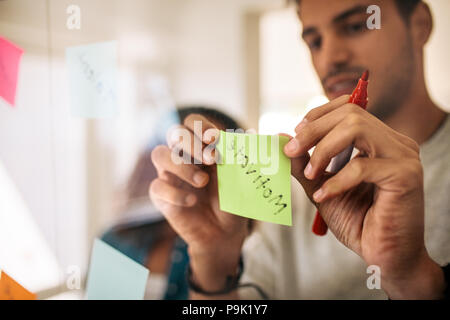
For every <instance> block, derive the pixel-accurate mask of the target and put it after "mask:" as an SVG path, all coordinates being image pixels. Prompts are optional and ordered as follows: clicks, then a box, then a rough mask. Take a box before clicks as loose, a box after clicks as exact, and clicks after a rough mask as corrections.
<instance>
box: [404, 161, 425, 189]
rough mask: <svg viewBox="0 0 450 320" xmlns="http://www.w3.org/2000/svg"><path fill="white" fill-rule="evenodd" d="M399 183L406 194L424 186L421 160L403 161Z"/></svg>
mask: <svg viewBox="0 0 450 320" xmlns="http://www.w3.org/2000/svg"><path fill="white" fill-rule="evenodd" d="M399 183H400V185H401V191H402V193H404V194H408V193H409V192H410V191H411V190H415V189H417V188H419V187H420V186H422V184H423V168H422V164H421V163H420V161H419V160H407V161H403V163H402V165H401V169H400V170H399Z"/></svg>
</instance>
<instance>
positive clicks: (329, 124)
mask: <svg viewBox="0 0 450 320" xmlns="http://www.w3.org/2000/svg"><path fill="white" fill-rule="evenodd" d="M363 113H366V112H365V111H364V110H363V109H361V108H360V107H358V106H357V105H354V104H351V103H348V104H345V105H343V106H341V107H340V108H339V109H338V108H336V109H335V110H333V111H331V112H329V113H327V114H325V115H324V116H323V117H321V118H319V119H317V120H315V121H308V122H307V123H305V124H304V125H303V126H302V127H301V128H300V129H298V130H297V131H298V132H297V135H296V136H295V138H294V139H293V140H291V142H289V143H288V144H287V145H286V146H285V153H286V155H287V156H288V157H297V156H299V155H302V154H304V153H306V152H307V151H308V150H309V149H311V148H312V147H314V146H315V145H316V143H317V142H319V141H320V140H321V139H322V138H323V137H324V136H325V135H326V134H327V133H328V132H330V131H331V130H332V129H333V128H334V127H335V126H336V125H337V124H338V123H340V122H341V121H343V120H344V119H346V120H347V121H348V122H350V123H352V122H355V123H356V124H357V123H358V122H359V121H362V120H363V116H362V114H363Z"/></svg>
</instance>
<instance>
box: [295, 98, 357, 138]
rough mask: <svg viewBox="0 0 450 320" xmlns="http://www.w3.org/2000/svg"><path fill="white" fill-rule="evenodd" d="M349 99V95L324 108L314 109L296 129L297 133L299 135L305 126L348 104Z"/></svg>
mask: <svg viewBox="0 0 450 320" xmlns="http://www.w3.org/2000/svg"><path fill="white" fill-rule="evenodd" d="M349 99H350V96H349V95H343V96H341V97H339V98H337V99H334V100H332V101H330V102H328V103H326V104H324V105H323V106H320V107H317V108H314V109H312V110H311V111H309V112H308V113H307V114H306V116H305V117H304V118H303V121H302V122H300V123H299V124H298V125H297V127H296V128H295V132H296V133H298V131H300V129H301V128H302V127H303V125H304V124H306V123H308V122H312V121H315V120H317V119H319V118H321V117H322V116H324V115H325V114H327V113H329V112H331V111H333V110H335V109H337V108H339V107H341V106H343V105H344V104H346V103H348V101H349Z"/></svg>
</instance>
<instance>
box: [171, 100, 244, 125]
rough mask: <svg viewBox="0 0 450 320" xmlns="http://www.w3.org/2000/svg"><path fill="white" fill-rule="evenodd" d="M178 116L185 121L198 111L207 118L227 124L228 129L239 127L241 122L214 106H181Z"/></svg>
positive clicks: (181, 121) (181, 120)
mask: <svg viewBox="0 0 450 320" xmlns="http://www.w3.org/2000/svg"><path fill="white" fill-rule="evenodd" d="M177 111H178V116H179V117H180V123H183V121H184V119H185V118H186V117H187V116H188V115H190V114H194V113H198V114H200V115H202V116H205V117H206V118H209V119H210V120H215V121H217V122H219V123H220V124H222V125H223V126H225V128H226V129H233V130H236V129H239V128H240V127H239V124H238V123H237V122H236V121H235V120H234V119H232V118H231V117H230V116H228V115H226V114H225V113H223V112H221V111H219V110H217V109H213V108H207V107H203V106H188V107H181V108H179V109H178V110H177Z"/></svg>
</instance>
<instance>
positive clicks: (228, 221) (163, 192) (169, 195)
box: [150, 115, 248, 291]
mask: <svg viewBox="0 0 450 320" xmlns="http://www.w3.org/2000/svg"><path fill="white" fill-rule="evenodd" d="M196 121H199V122H201V124H202V131H201V132H195V130H194V122H196ZM183 135H184V138H185V139H177V138H179V137H181V136H183ZM187 136H188V137H190V139H186V138H187ZM217 138H218V127H217V125H216V124H215V123H213V122H211V121H209V120H208V119H206V118H205V117H203V116H201V115H189V116H188V117H187V118H186V119H185V121H184V125H181V126H178V127H177V128H176V129H173V130H171V131H170V132H169V133H168V145H169V146H170V147H168V146H158V147H157V148H155V149H154V150H153V152H152V161H153V163H154V165H155V167H156V169H157V171H158V178H157V179H156V180H154V181H153V182H152V184H151V186H150V197H151V199H152V201H153V203H154V204H155V205H156V206H157V207H158V208H159V210H161V212H162V213H163V214H164V216H165V217H166V219H167V220H168V222H169V223H170V225H171V226H172V227H173V229H174V230H175V231H176V232H177V233H178V234H179V235H180V236H181V237H182V238H183V239H184V240H185V241H186V243H187V244H188V246H189V254H190V258H191V266H192V270H193V274H194V278H195V280H196V282H197V283H198V284H199V285H200V286H201V287H202V288H203V289H204V290H207V291H215V290H219V289H222V288H223V287H224V285H225V279H226V276H227V275H233V274H234V273H235V272H236V270H237V266H238V262H239V257H240V254H241V247H242V244H243V242H244V239H245V237H246V236H247V233H248V220H247V219H245V218H241V217H238V216H235V215H231V214H229V213H226V212H223V211H221V210H220V209H219V201H218V193H217V191H218V189H217V173H216V166H215V159H214V157H213V156H214V151H212V152H207V151H211V149H213V148H210V149H209V150H208V149H207V146H208V145H210V144H212V143H214V142H215V140H216V139H217ZM180 140H181V141H180ZM194 141H196V142H194ZM194 143H197V144H198V145H200V146H201V148H200V150H195V148H194ZM180 150H182V151H183V154H184V157H185V159H188V160H192V161H189V162H190V163H174V161H173V159H174V157H177V155H175V154H173V153H174V152H176V153H178V152H179V151H180ZM186 156H187V157H186ZM194 159H196V160H197V163H200V164H199V165H196V164H193V163H194Z"/></svg>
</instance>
